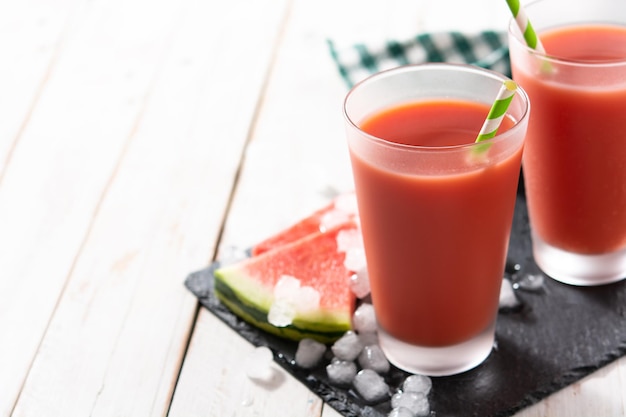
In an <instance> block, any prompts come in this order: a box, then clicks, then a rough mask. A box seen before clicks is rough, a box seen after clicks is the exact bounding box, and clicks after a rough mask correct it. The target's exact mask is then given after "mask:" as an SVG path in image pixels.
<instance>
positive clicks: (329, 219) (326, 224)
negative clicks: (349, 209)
mask: <svg viewBox="0 0 626 417" xmlns="http://www.w3.org/2000/svg"><path fill="white" fill-rule="evenodd" d="M348 220H350V214H349V213H346V212H344V211H341V210H336V209H335V210H330V211H329V212H327V213H324V215H323V216H322V218H321V219H320V226H319V228H320V231H321V232H325V231H327V230H329V229H332V228H333V227H335V226H339V225H340V224H342V223H345V222H347V221H348Z"/></svg>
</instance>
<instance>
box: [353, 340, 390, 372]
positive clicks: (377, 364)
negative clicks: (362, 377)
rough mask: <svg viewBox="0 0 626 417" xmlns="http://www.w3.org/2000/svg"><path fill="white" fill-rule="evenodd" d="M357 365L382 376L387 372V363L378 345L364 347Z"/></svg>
mask: <svg viewBox="0 0 626 417" xmlns="http://www.w3.org/2000/svg"><path fill="white" fill-rule="evenodd" d="M359 365H361V368H363V369H371V370H373V371H376V372H378V373H379V374H384V373H387V372H389V367H390V365H389V361H388V360H387V357H386V356H385V354H384V353H383V351H382V349H381V348H380V346H378V345H370V346H365V347H364V348H363V350H362V351H361V354H360V355H359Z"/></svg>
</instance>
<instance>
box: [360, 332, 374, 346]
mask: <svg viewBox="0 0 626 417" xmlns="http://www.w3.org/2000/svg"><path fill="white" fill-rule="evenodd" d="M359 339H361V343H363V346H370V345H377V344H378V332H365V333H361V332H359Z"/></svg>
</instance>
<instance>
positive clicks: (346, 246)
mask: <svg viewBox="0 0 626 417" xmlns="http://www.w3.org/2000/svg"><path fill="white" fill-rule="evenodd" d="M362 247H363V238H362V237H361V231H360V230H358V229H346V230H342V231H340V232H339V233H337V250H338V251H339V252H347V251H348V250H350V249H355V248H356V249H360V248H362Z"/></svg>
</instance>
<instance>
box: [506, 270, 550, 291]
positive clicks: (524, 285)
mask: <svg viewBox="0 0 626 417" xmlns="http://www.w3.org/2000/svg"><path fill="white" fill-rule="evenodd" d="M543 282H544V278H543V275H542V274H524V275H523V276H522V277H521V278H520V279H519V281H517V282H516V283H515V284H513V288H520V289H522V290H527V291H539V290H540V289H542V288H543Z"/></svg>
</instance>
